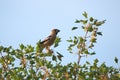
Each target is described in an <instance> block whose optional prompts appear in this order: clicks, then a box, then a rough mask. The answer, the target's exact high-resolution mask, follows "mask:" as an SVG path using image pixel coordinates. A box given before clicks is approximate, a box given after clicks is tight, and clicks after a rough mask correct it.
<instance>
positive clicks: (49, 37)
mask: <svg viewBox="0 0 120 80" xmlns="http://www.w3.org/2000/svg"><path fill="white" fill-rule="evenodd" d="M51 38H52V36H51V35H50V36H48V37H47V38H45V39H44V40H43V41H42V42H41V44H43V43H45V42H47V41H49V40H50V39H51Z"/></svg>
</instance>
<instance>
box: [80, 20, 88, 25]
mask: <svg viewBox="0 0 120 80" xmlns="http://www.w3.org/2000/svg"><path fill="white" fill-rule="evenodd" d="M80 22H82V23H83V24H86V23H87V22H88V20H80Z"/></svg>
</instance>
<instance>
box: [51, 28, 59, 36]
mask: <svg viewBox="0 0 120 80" xmlns="http://www.w3.org/2000/svg"><path fill="white" fill-rule="evenodd" d="M58 32H60V30H59V29H52V31H51V34H56V35H57V33H58Z"/></svg>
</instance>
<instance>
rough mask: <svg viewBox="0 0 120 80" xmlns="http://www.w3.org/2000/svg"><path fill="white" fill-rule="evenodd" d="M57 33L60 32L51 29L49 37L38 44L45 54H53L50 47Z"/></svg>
mask: <svg viewBox="0 0 120 80" xmlns="http://www.w3.org/2000/svg"><path fill="white" fill-rule="evenodd" d="M58 32H60V30H59V29H52V30H51V33H50V35H49V36H48V37H47V38H45V39H44V40H43V41H41V42H40V44H41V46H42V48H43V49H44V48H45V49H46V52H47V53H53V51H52V50H51V49H50V46H52V45H53V43H54V41H55V39H56V36H57V34H58Z"/></svg>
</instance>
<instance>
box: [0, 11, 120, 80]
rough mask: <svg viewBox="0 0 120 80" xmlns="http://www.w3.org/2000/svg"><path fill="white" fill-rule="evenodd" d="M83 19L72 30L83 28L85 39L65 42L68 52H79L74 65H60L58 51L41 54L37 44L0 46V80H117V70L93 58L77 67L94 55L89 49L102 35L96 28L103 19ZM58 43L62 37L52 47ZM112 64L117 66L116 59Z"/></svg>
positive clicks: (86, 15)
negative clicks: (82, 60)
mask: <svg viewBox="0 0 120 80" xmlns="http://www.w3.org/2000/svg"><path fill="white" fill-rule="evenodd" d="M83 16H84V17H85V20H76V21H75V23H82V24H83V25H82V26H81V27H73V28H72V30H76V29H80V28H82V29H83V30H84V33H85V34H84V36H74V37H73V38H72V37H70V39H69V40H67V42H69V43H70V45H69V46H68V51H69V52H70V53H74V52H73V49H74V48H76V49H77V50H78V61H77V62H74V63H68V64H67V65H62V64H61V62H62V57H63V55H62V54H61V53H59V52H54V53H53V54H50V53H44V52H42V48H41V46H40V41H38V42H37V44H36V46H35V47H33V46H31V45H26V46H25V45H24V44H20V45H19V48H18V49H13V48H12V46H9V47H4V46H0V80H11V79H12V80H26V79H27V80H31V79H32V80H40V79H42V80H120V70H119V69H117V68H114V67H112V66H110V67H109V66H107V65H106V64H105V63H102V64H98V63H99V60H98V59H95V60H94V63H93V64H91V63H90V62H88V61H86V63H85V64H80V60H81V59H82V57H84V56H88V55H95V52H94V51H92V49H93V48H94V44H95V43H96V41H97V36H98V35H102V32H99V31H98V28H99V26H101V25H102V24H104V23H105V20H103V21H98V20H97V19H94V18H93V17H89V16H88V14H87V13H86V12H84V13H83ZM60 41H61V38H59V37H57V39H56V40H55V43H54V47H55V48H56V47H58V46H59V42H60ZM91 51H92V52H91ZM114 61H115V63H116V64H117V65H118V63H119V61H118V58H117V57H115V59H114Z"/></svg>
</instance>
